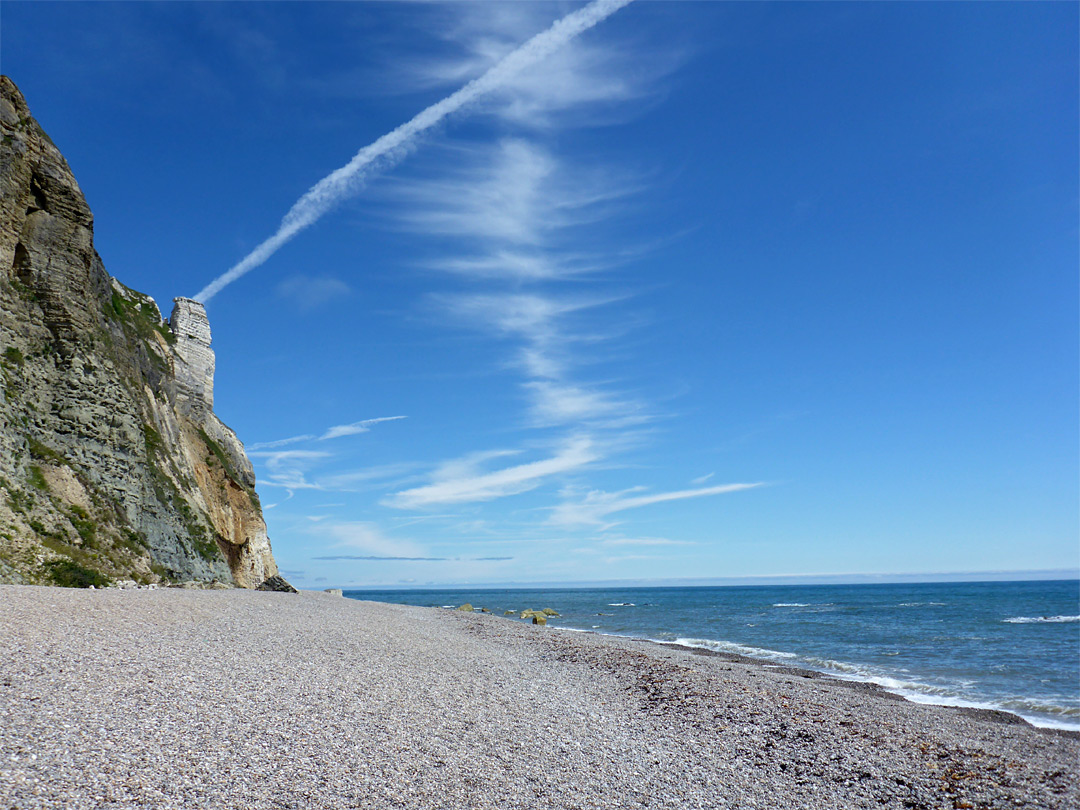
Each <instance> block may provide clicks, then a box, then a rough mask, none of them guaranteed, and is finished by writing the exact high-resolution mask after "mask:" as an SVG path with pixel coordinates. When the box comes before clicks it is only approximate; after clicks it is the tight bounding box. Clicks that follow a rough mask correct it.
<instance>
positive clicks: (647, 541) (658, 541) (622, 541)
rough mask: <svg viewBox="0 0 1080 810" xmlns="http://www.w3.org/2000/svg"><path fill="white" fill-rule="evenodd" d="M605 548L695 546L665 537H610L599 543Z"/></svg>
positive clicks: (690, 542) (686, 541)
mask: <svg viewBox="0 0 1080 810" xmlns="http://www.w3.org/2000/svg"><path fill="white" fill-rule="evenodd" d="M601 542H602V545H605V546H695V545H697V543H694V542H693V541H690V540H668V539H667V538H666V537H612V538H608V539H606V540H603V541H601Z"/></svg>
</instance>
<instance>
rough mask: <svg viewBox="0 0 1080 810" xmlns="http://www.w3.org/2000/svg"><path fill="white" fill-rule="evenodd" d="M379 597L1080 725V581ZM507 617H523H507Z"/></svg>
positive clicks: (367, 595) (1039, 721)
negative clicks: (535, 620)
mask: <svg viewBox="0 0 1080 810" xmlns="http://www.w3.org/2000/svg"><path fill="white" fill-rule="evenodd" d="M345 596H347V597H351V598H353V599H370V600H374V601H378V602H395V603H400V604H407V605H424V606H431V607H440V608H452V607H457V606H458V605H461V604H463V603H465V602H469V603H471V604H472V605H474V606H475V608H476V609H477V610H479V609H480V607H487V608H488V609H490V610H491V611H492V612H493V613H494V614H496V615H497V616H502V613H503V611H505V610H518V611H520V610H523V609H525V608H537V609H541V608H545V607H550V608H554V609H555V610H557V611H558V612H559V613H560V614H561V616H560V617H559V618H553V619H551V620H550V622H549V625H550V626H555V627H564V628H570V629H574V630H585V631H592V632H595V633H604V634H611V635H618V636H630V637H634V638H644V639H653V640H656V641H666V642H675V643H678V644H684V645H688V646H692V647H704V648H706V649H710V650H718V651H722V652H731V653H738V654H741V655H748V656H752V657H755V658H760V659H763V660H766V661H770V662H774V663H779V664H787V665H791V666H801V667H807V668H810V669H816V670H820V671H822V672H827V673H829V674H831V675H834V676H837V677H841V678H850V679H854V680H864V681H872V682H874V683H877V684H880V685H882V686H883V687H885V688H886V689H888V690H890V691H893V692H896V693H898V694H901V695H903V696H904V697H906V698H908V699H910V700H914V701H918V702H920V703H936V704H943V705H952V706H975V707H980V708H991V709H1003V710H1005V711H1009V712H1013V713H1014V714H1018V715H1020V716H1021V717H1024V718H1026V719H1027V720H1028V721H1030V722H1032V723H1034V724H1035V725H1039V726H1048V727H1056V728H1068V729H1076V730H1080V582H1077V581H1075V580H1070V581H1056V582H961V583H955V582H953V583H926V584H902V585H805V586H803V585H784V586H734V587H692V588H671V587H663V588H543V589H535V590H529V589H506V590H496V589H481V588H477V589H474V590H468V589H462V588H455V589H453V590H395V591H390V590H367V589H365V590H353V591H346V592H345ZM507 620H508V621H511V620H512V621H517V619H516V618H509V619H507Z"/></svg>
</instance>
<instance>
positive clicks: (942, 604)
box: [899, 602, 946, 607]
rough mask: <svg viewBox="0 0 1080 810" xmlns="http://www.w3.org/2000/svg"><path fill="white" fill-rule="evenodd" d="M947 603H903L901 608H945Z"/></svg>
mask: <svg viewBox="0 0 1080 810" xmlns="http://www.w3.org/2000/svg"><path fill="white" fill-rule="evenodd" d="M945 606H946V603H945V602H901V603H900V605H899V607H945Z"/></svg>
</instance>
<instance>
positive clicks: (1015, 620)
mask: <svg viewBox="0 0 1080 810" xmlns="http://www.w3.org/2000/svg"><path fill="white" fill-rule="evenodd" d="M1002 621H1003V622H1006V623H1007V624H1063V623H1065V622H1080V616H1013V617H1012V618H1011V619H1002Z"/></svg>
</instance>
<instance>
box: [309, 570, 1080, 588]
mask: <svg viewBox="0 0 1080 810" xmlns="http://www.w3.org/2000/svg"><path fill="white" fill-rule="evenodd" d="M1073 580H1080V568H1033V569H1019V570H1011V569H1004V570H1002V569H998V570H990V571H941V572H906V573H905V572H901V573H868V574H856V573H848V574H760V575H747V576H737V577H663V578H653V579H645V578H623V579H583V580H537V581H535V582H527V581H521V580H502V581H494V582H482V583H479V582H478V583H468V582H444V583H440V582H424V583H416V582H411V583H407V582H398V583H369V584H351V585H327V584H325V583H318V585H319V586H320V587H338V588H341V589H342V590H383V591H402V590H457V589H470V588H471V589H474V590H485V589H486V590H496V589H506V590H513V589H523V590H524V589H536V588H620V587H621V588H631V587H634V588H664V587H669V588H680V587H682V588H689V587H703V588H707V587H738V586H740V585H743V586H745V585H762V586H765V585H781V586H782V585H789V584H790V585H875V584H876V585H900V584H906V585H930V584H944V583H949V582H970V583H977V582H1039V581H1044V582H1052V581H1073Z"/></svg>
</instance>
